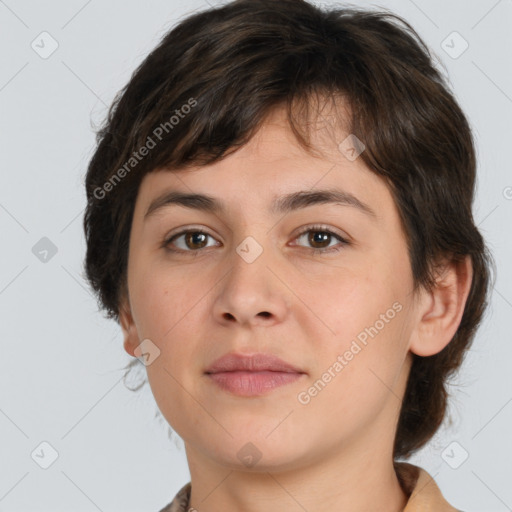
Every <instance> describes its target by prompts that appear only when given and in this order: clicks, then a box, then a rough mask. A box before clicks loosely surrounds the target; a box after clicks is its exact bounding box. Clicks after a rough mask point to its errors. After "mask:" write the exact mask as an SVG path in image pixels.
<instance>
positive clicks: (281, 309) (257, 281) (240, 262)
mask: <svg viewBox="0 0 512 512" xmlns="http://www.w3.org/2000/svg"><path fill="white" fill-rule="evenodd" d="M256 236H258V240H256ZM256 236H250V235H249V236H246V237H245V238H244V239H243V240H242V241H241V242H240V243H239V244H238V245H237V246H235V247H234V248H233V253H232V254H231V256H230V257H229V258H228V265H229V266H230V269H229V271H228V274H227V275H226V277H225V279H222V281H221V283H220V286H221V288H220V291H219V293H218V295H217V297H216V300H215V305H214V314H215V316H216V318H217V319H218V320H220V321H225V320H226V319H228V318H229V319H230V320H231V321H234V320H235V321H237V322H240V323H244V324H245V323H254V322H261V321H265V319H267V320H266V321H267V322H268V321H270V320H272V319H273V320H274V321H278V320H282V318H283V316H284V315H285V313H286V297H285V296H284V289H283V288H284V287H283V286H280V283H279V281H278V280H276V279H275V278H274V276H273V273H272V272H271V271H270V269H269V268H268V267H270V268H272V262H271V260H272V258H271V255H272V253H273V251H272V250H271V249H270V247H269V246H267V243H270V242H269V237H266V238H265V240H266V241H267V243H266V242H265V240H263V238H264V233H263V231H262V232H261V233H260V235H256ZM264 244H265V247H264Z"/></svg>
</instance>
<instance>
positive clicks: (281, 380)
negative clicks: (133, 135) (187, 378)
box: [207, 370, 305, 397]
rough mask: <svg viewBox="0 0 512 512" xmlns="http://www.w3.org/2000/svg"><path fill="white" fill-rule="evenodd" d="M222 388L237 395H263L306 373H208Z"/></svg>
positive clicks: (265, 371)
mask: <svg viewBox="0 0 512 512" xmlns="http://www.w3.org/2000/svg"><path fill="white" fill-rule="evenodd" d="M207 375H208V377H209V378H210V379H211V380H212V381H213V382H214V383H215V384H216V385H217V386H218V387H219V388H220V389H222V390H224V391H227V392H229V393H232V394H234V395H237V396H245V397H250V396H262V395H265V394H267V393H269V392H270V391H272V390H274V389H277V388H280V387H281V386H284V385H286V384H291V383H293V382H295V381H297V380H299V379H301V378H302V377H303V376H304V375H305V374H304V373H295V372H276V371H269V370H263V371H246V370H238V371H229V372H217V373H207Z"/></svg>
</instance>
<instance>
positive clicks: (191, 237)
mask: <svg viewBox="0 0 512 512" xmlns="http://www.w3.org/2000/svg"><path fill="white" fill-rule="evenodd" d="M196 237H201V238H202V239H203V240H202V241H203V242H204V239H205V237H206V234H205V233H199V232H193V233H190V234H189V236H188V240H189V241H190V240H191V244H192V245H195V244H201V241H198V240H197V238H196Z"/></svg>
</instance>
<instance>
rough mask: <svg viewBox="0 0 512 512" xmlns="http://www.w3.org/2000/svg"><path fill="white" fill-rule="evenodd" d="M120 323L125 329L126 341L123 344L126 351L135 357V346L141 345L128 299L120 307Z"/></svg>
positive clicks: (123, 329)
mask: <svg viewBox="0 0 512 512" xmlns="http://www.w3.org/2000/svg"><path fill="white" fill-rule="evenodd" d="M119 323H120V325H121V329H122V331H123V337H124V342H123V346H124V349H125V351H126V352H127V353H128V354H130V355H131V356H133V357H136V356H135V352H134V351H135V348H136V347H137V346H138V345H139V336H138V333H137V328H136V326H135V322H134V321H133V315H132V312H131V308H130V305H129V304H128V303H127V301H123V302H122V303H121V305H120V307H119Z"/></svg>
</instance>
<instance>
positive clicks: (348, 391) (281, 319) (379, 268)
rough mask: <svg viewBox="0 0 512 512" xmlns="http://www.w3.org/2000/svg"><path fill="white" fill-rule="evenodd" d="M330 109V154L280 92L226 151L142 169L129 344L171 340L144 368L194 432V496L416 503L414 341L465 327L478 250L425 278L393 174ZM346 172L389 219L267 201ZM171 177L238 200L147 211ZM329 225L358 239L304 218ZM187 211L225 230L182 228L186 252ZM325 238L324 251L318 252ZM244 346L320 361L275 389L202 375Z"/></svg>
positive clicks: (169, 409)
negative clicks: (410, 488) (330, 373)
mask: <svg viewBox="0 0 512 512" xmlns="http://www.w3.org/2000/svg"><path fill="white" fill-rule="evenodd" d="M329 126H330V125H329V123H325V126H324V127H322V125H318V126H317V130H316V131H315V132H314V135H313V139H312V140H313V142H314V143H315V144H316V147H318V148H321V149H322V152H323V154H322V157H318V156H312V155H311V154H308V153H307V152H305V150H304V149H302V148H301V147H300V146H299V144H298V142H297V141H296V139H295V138H294V136H293V134H292V132H291V131H290V128H289V126H288V124H287V123H286V120H285V113H284V111H283V110H282V109H276V110H274V111H273V113H272V115H270V116H269V117H268V119H267V120H266V122H265V123H264V124H263V125H262V126H261V128H260V130H259V131H258V132H257V133H256V134H255V135H254V137H253V138H252V139H251V140H250V141H249V143H248V144H246V145H245V146H243V147H242V148H241V149H240V150H238V151H236V152H235V153H233V154H231V155H229V156H228V157H226V158H225V159H224V160H222V161H220V162H217V163H215V164H213V165H208V166H205V167H194V168H190V169H185V170H180V171H173V172H170V171H169V170H156V171H154V172H152V173H150V174H148V175H146V176H145V178H144V180H143V181H142V184H141V186H140V190H139V194H138V197H137V202H136V206H135V212H134V217H133V223H132V229H131V237H130V247H129V260H128V261H129V263H128V274H127V275H128V290H129V296H128V297H127V298H126V299H125V300H123V302H122V305H121V306H122V307H121V315H120V321H121V326H122V329H123V333H124V348H125V350H126V351H127V352H128V353H129V354H130V355H132V356H134V357H135V356H137V355H138V353H137V348H138V347H139V345H140V344H141V341H142V340H145V339H149V340H151V343H152V344H154V345H152V346H156V347H158V350H159V351H160V353H159V354H158V356H157V357H156V358H155V359H154V360H153V361H152V362H151V364H148V365H147V367H146V370H147V375H148V380H149V383H150V386H151V389H152V392H153V394H154V396H155V400H156V402H157V404H158V407H159V409H160V411H161V412H162V414H163V416H164V417H165V418H166V420H167V421H168V422H169V424H170V425H171V427H172V428H173V429H174V430H175V431H176V432H177V433H178V434H179V435H180V437H181V438H182V439H183V441H184V444H185V449H186V455H187V460H188V464H189V469H190V474H191V482H192V494H191V504H190V505H191V506H192V507H193V508H195V509H197V510H198V511H208V512H217V511H218V512H220V511H223V512H226V511H227V512H230V511H233V512H234V511H239V510H244V511H248V512H257V511H269V510H288V511H295V510H297V511H303V510H309V511H320V510H322V511H323V510H344V511H347V512H348V511H350V512H363V511H365V512H366V511H368V510H379V511H382V512H397V511H400V510H403V508H404V507H405V505H406V502H407V496H406V495H405V494H404V492H403V491H402V489H401V487H400V485H399V482H398V479H397V477H396V474H395V472H394V469H393V455H392V447H393V441H394V436H395V432H396V424H397V421H398V414H399V412H400V406H401V399H402V397H403V394H404V391H405V386H406V380H407V376H408V373H409V370H410V365H411V359H412V355H411V354H412V353H415V354H418V355H420V356H428V355H433V354H435V353H437V352H439V351H441V350H442V349H443V348H444V347H445V346H446V345H447V344H448V343H449V341H450V340H451V339H452V337H453V335H454V334H455V332H456V330H457V327H458V325H459V323H460V319H461V316H462V313H463V310H464V304H465V301H466V299H467V295H468V292H469V287H470V284H471V277H472V269H471V263H470V260H469V259H467V260H466V261H465V262H464V263H462V264H458V265H456V264H453V263H449V262H447V263H446V266H445V271H444V272H443V273H442V274H440V276H439V286H438V287H437V288H435V289H434V290H433V291H432V292H427V291H425V290H423V289H421V290H420V292H419V293H418V294H417V295H414V294H413V293H412V289H413V279H412V272H411V267H410V261H409V258H408V253H407V247H406V240H405V235H404V233H403V231H402V228H401V224H400V221H399V216H398V211H397V209H396V206H395V204H394V201H393V199H392V196H391V194H390V192H389V190H388V188H387V186H386V184H385V183H384V181H382V179H381V178H380V177H378V176H376V175H375V174H374V173H372V172H371V171H370V170H369V169H368V168H366V166H365V165H364V163H363V162H362V160H361V158H357V159H356V160H353V161H351V160H350V159H348V158H346V157H345V155H344V154H342V153H341V152H340V151H339V149H338V144H339V142H340V141H342V140H344V139H345V137H346V136H347V135H348V134H347V133H341V132H339V133H336V131H333V130H332V129H329ZM331 187H333V188H339V189H340V188H341V189H343V190H345V191H348V192H350V193H352V194H353V195H355V196H356V197H357V198H359V199H360V200H361V201H364V202H365V203H366V204H368V205H370V206H371V208H372V209H373V210H374V211H375V213H376V218H372V217H371V216H369V215H366V214H365V213H363V212H362V211H360V210H359V209H357V208H354V207H352V206H348V205H340V204H315V205H312V206H308V207H305V208H301V209H299V210H296V211H292V212H288V213H286V214H285V215H283V214H278V215H274V214H272V213H271V212H270V210H269V206H270V203H271V201H272V199H273V198H274V197H276V196H282V195H284V194H287V193H290V192H294V191H298V190H311V189H318V188H331ZM166 190H179V191H182V192H189V193H192V192H194V193H204V194H208V195H212V196H215V197H216V198H218V199H219V200H222V201H223V202H224V203H225V206H226V212H225V213H222V214H221V213H218V214H213V213H207V212H203V211H200V210H194V209H190V208H186V207H183V206H178V205H168V206H166V207H163V208H161V209H159V210H157V211H155V212H154V213H153V214H152V215H150V216H149V217H148V218H147V219H146V220H144V214H145V212H146V210H147V208H148V206H149V204H150V203H151V201H152V200H153V199H154V198H155V197H157V196H158V195H159V194H161V193H162V192H163V191H166ZM313 224H324V225H325V227H326V228H327V229H329V230H331V231H333V232H334V233H335V234H340V235H341V236H342V237H343V238H345V239H347V240H348V241H349V242H350V243H349V244H348V245H344V246H342V247H341V250H340V251H338V252H325V251H326V249H329V248H332V247H340V242H339V240H338V239H337V238H336V237H335V236H332V237H331V238H330V239H329V238H328V239H327V240H326V241H325V242H316V244H315V241H314V240H311V237H310V238H309V240H308V233H306V234H305V235H302V236H301V235H300V234H299V231H302V229H303V228H306V227H307V226H310V225H313ZM189 226H190V230H192V231H193V230H194V229H195V230H198V229H201V228H202V229H203V230H204V231H205V232H207V233H208V234H209V235H211V236H209V237H207V238H206V240H204V241H202V240H201V239H199V241H197V239H196V241H194V240H189V244H188V245H187V244H186V242H187V240H186V238H185V236H181V237H179V239H175V240H174V246H173V247H175V248H177V249H180V248H181V249H182V251H187V250H188V252H182V253H172V252H168V251H166V249H165V248H164V247H162V245H163V241H164V240H165V239H167V238H169V235H171V234H173V233H177V232H178V231H180V229H179V228H185V227H187V228H188V227H189ZM318 231H322V230H318V229H315V230H313V232H309V234H310V235H314V234H315V233H317V232H318ZM248 236H251V237H253V238H254V239H255V240H256V241H257V243H258V244H259V245H260V246H261V248H262V249H263V252H262V253H261V254H260V255H259V256H258V257H257V258H256V259H255V260H254V261H253V262H252V263H248V262H247V261H245V260H244V259H243V258H242V257H241V256H239V254H238V253H237V252H236V248H237V247H238V246H239V244H240V243H241V242H242V241H243V240H244V239H245V238H246V237H248ZM317 239H318V235H317ZM204 245H207V247H206V248H202V249H201V247H203V246H204ZM322 247H324V252H323V253H322V252H317V253H316V254H313V253H312V251H311V249H312V248H317V249H319V248H320V249H321V248H322ZM396 302H398V303H399V304H400V305H401V306H402V309H401V310H400V312H397V313H396V315H394V318H393V319H391V320H389V321H388V322H386V323H385V326H384V328H382V329H381V330H379V332H378V334H377V335H376V336H374V337H373V338H371V337H369V338H368V342H367V345H366V346H363V345H361V343H359V345H361V346H362V350H360V351H359V352H358V353H357V354H356V355H354V356H353V358H352V360H350V361H346V362H347V364H346V365H345V366H344V367H343V369H342V370H341V371H339V372H338V373H337V374H336V376H335V377H333V378H332V379H331V380H330V382H329V383H328V384H327V385H325V387H324V388H323V389H322V390H321V391H320V392H318V393H317V394H316V396H314V397H312V398H311V400H310V401H309V403H307V404H302V403H300V402H299V401H298V398H297V397H298V395H299V393H301V392H303V391H304V390H308V388H310V387H311V386H313V384H314V383H315V382H316V381H318V379H320V378H321V377H322V375H323V374H324V373H325V372H326V371H327V370H328V368H330V367H332V366H333V364H334V363H335V362H336V360H337V357H338V356H339V355H342V356H343V354H345V353H346V351H347V350H348V349H349V348H350V346H351V343H352V341H353V340H355V339H357V336H358V334H360V333H361V332H362V331H364V329H365V328H367V327H370V326H374V325H375V324H376V321H377V320H379V318H382V317H381V316H380V315H382V314H386V311H388V310H389V309H390V308H392V305H393V304H394V303H396ZM231 351H236V352H243V353H248V354H251V353H255V352H265V353H270V354H273V355H276V356H278V357H280V358H281V359H284V360H285V361H287V362H289V363H291V364H293V365H294V366H297V367H299V368H300V369H301V370H303V371H304V372H306V375H303V376H302V377H301V378H300V380H299V381H296V382H294V383H291V384H288V385H285V386H282V387H280V388H277V389H275V390H273V391H271V392H270V393H267V394H265V395H264V396H258V397H250V398H246V397H239V396H234V395H232V394H230V393H228V392H226V391H223V390H221V389H220V388H218V387H217V386H216V385H215V384H213V383H212V382H211V379H209V378H208V377H207V376H206V375H205V374H204V371H205V370H206V368H207V366H208V365H209V364H211V363H212V362H213V361H214V360H215V359H217V358H218V357H220V356H222V355H224V354H226V353H228V352H231ZM139 354H140V353H139ZM247 443H252V445H254V446H255V447H256V449H257V452H256V450H255V449H254V448H252V447H251V448H248V447H247ZM244 446H245V448H243V447H244ZM241 449H245V450H249V451H250V452H251V453H258V454H259V456H260V457H261V458H260V459H259V460H258V461H257V463H256V464H255V465H254V466H251V467H249V466H248V465H247V464H246V463H244V462H243V461H242V460H241V458H239V457H238V455H237V454H238V453H239V451H240V450H241ZM242 453H243V451H242Z"/></svg>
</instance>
